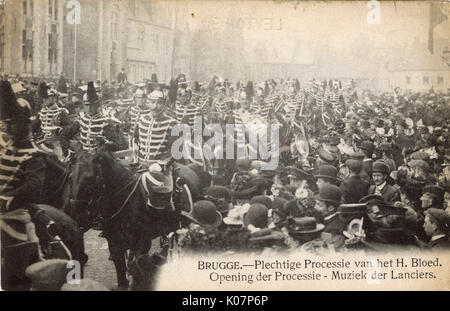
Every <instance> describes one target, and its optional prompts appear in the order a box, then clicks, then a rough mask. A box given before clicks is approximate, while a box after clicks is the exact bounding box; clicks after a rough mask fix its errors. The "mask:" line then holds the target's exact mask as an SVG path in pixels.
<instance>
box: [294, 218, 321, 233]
mask: <svg viewBox="0 0 450 311" xmlns="http://www.w3.org/2000/svg"><path fill="white" fill-rule="evenodd" d="M324 228H325V225H323V224H320V223H317V220H316V218H314V217H295V218H291V219H289V223H288V226H287V229H288V232H289V233H290V234H292V233H294V234H308V233H315V232H320V231H322V230H323V229H324Z"/></svg>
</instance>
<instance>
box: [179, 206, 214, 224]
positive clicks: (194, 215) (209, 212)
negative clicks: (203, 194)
mask: <svg viewBox="0 0 450 311" xmlns="http://www.w3.org/2000/svg"><path fill="white" fill-rule="evenodd" d="M181 214H182V215H183V216H184V217H186V218H188V219H190V220H192V221H193V222H195V223H198V224H199V225H202V226H207V227H214V228H216V227H218V226H220V224H221V223H222V215H221V214H220V213H219V212H218V211H217V209H216V205H215V204H214V203H212V202H211V201H207V200H201V201H197V202H195V203H194V207H193V208H192V211H191V212H190V213H187V212H185V211H181Z"/></svg>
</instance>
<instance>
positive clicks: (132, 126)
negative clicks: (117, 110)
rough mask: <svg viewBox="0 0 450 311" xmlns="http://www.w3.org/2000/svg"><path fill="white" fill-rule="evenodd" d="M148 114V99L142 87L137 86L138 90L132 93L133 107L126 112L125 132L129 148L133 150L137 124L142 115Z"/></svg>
mask: <svg viewBox="0 0 450 311" xmlns="http://www.w3.org/2000/svg"><path fill="white" fill-rule="evenodd" d="M148 113H150V108H149V107H148V98H147V95H146V94H145V91H144V89H143V86H140V85H139V86H138V89H137V90H136V92H135V93H134V105H132V106H131V107H130V108H129V109H128V111H127V117H126V128H125V130H126V131H127V132H128V135H129V143H130V147H131V148H132V149H134V141H133V135H134V132H135V130H136V128H137V126H138V124H139V119H140V118H141V116H142V115H144V114H148Z"/></svg>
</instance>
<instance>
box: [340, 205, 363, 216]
mask: <svg viewBox="0 0 450 311" xmlns="http://www.w3.org/2000/svg"><path fill="white" fill-rule="evenodd" d="M366 208H367V203H351V204H341V205H339V208H338V212H339V213H341V214H364V213H365V212H366Z"/></svg>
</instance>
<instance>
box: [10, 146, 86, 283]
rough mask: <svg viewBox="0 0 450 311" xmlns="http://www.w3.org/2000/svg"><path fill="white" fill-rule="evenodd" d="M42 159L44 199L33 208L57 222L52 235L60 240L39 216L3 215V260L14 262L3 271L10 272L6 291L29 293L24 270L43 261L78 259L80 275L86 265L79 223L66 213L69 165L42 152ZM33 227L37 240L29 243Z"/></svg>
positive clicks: (42, 195) (42, 196)
mask: <svg viewBox="0 0 450 311" xmlns="http://www.w3.org/2000/svg"><path fill="white" fill-rule="evenodd" d="M39 156H43V157H45V163H46V168H47V170H46V177H45V181H44V186H43V187H42V189H43V191H42V194H41V198H40V200H39V201H38V202H35V203H34V204H33V205H34V206H37V207H38V210H39V211H40V212H39V213H44V214H45V215H46V218H48V219H51V220H53V221H54V223H55V224H54V226H53V228H52V234H54V233H55V234H57V239H55V238H54V237H52V236H50V235H49V232H48V231H47V228H46V227H45V226H46V223H42V221H40V220H39V219H38V218H39V216H38V214H36V215H34V214H33V215H31V218H29V216H27V215H26V214H24V213H21V214H20V216H19V217H17V215H15V216H13V217H12V218H11V217H9V216H8V215H4V216H3V217H2V218H4V219H3V221H4V225H5V227H4V228H3V227H2V232H1V234H2V239H1V241H2V251H3V252H2V258H4V257H5V256H6V257H9V258H12V259H13V260H8V263H4V264H5V265H7V266H6V267H5V270H3V271H8V273H7V274H6V273H5V275H4V278H3V280H2V282H3V284H2V286H3V287H4V288H16V289H21V290H28V289H29V288H30V281H29V280H28V279H27V278H26V277H25V275H24V271H25V268H26V267H27V266H29V265H31V264H33V263H35V262H37V261H40V260H42V259H51V258H60V259H69V260H76V261H78V262H79V263H80V265H81V273H83V266H84V265H85V264H86V262H87V255H86V254H85V249H84V242H83V233H82V232H81V231H80V229H79V226H78V224H77V223H76V222H75V221H74V220H73V219H72V218H71V217H70V216H69V215H67V214H66V213H65V212H64V209H65V204H66V196H67V185H68V182H67V181H68V180H69V174H70V166H65V165H64V164H63V163H61V162H59V161H58V159H57V157H56V156H54V155H51V154H46V153H40V154H39ZM30 225H32V226H34V228H35V233H36V236H35V241H30V238H29V236H28V237H27V236H26V235H27V234H24V233H25V232H27V227H28V228H29V226H30ZM8 229H9V230H8ZM60 241H62V243H60ZM37 242H38V243H37ZM39 247H40V248H39ZM6 257H5V258H6ZM19 259H20V260H19ZM6 269H7V270H6Z"/></svg>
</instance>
